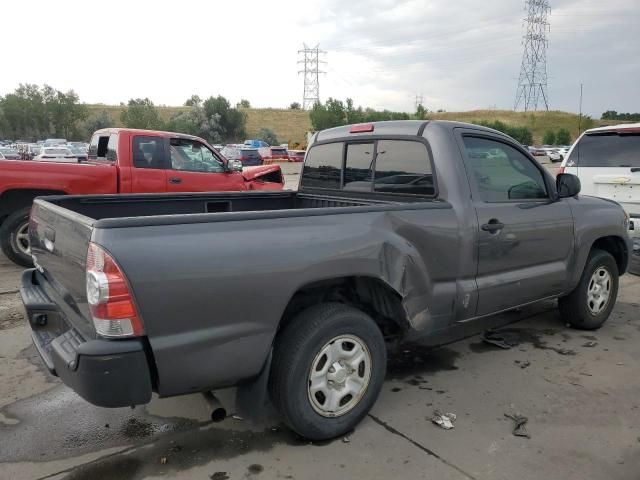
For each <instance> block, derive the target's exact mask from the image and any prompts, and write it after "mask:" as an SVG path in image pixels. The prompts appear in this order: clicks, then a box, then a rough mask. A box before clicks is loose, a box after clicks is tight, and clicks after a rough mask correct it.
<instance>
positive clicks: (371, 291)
mask: <svg viewBox="0 0 640 480" xmlns="http://www.w3.org/2000/svg"><path fill="white" fill-rule="evenodd" d="M579 190H580V183H579V181H578V179H577V178H576V177H574V176H573V175H568V174H560V175H558V177H557V178H556V179H554V178H553V177H552V176H551V175H550V174H549V173H548V172H547V171H546V170H545V169H544V168H543V167H541V166H540V165H539V164H538V163H537V162H536V161H535V160H534V159H533V157H531V155H530V154H529V153H528V152H527V150H526V149H524V148H523V147H522V146H521V145H519V144H518V143H517V142H515V141H514V140H513V139H511V138H510V137H508V136H506V135H503V134H501V133H499V132H496V131H494V130H490V129H487V128H483V127H479V126H475V125H467V124H463V123H454V122H443V121H429V122H424V121H397V122H380V123H373V124H364V125H353V126H345V127H338V128H333V129H330V130H326V131H322V132H319V133H318V134H316V135H315V136H314V138H313V141H312V143H311V146H310V147H309V149H308V152H307V155H306V158H305V164H304V168H303V173H302V177H301V182H300V188H299V190H298V191H297V192H292V191H283V192H242V193H183V194H169V195H167V194H149V195H117V196H115V195H99V196H75V197H74V196H58V197H46V198H39V199H37V200H36V201H35V203H34V206H33V210H32V212H31V220H30V224H29V231H30V238H31V242H32V243H31V245H32V253H33V259H34V265H35V267H36V268H35V269H31V270H27V271H26V272H25V273H24V276H23V279H22V287H21V293H22V299H23V302H24V305H25V307H26V310H27V312H28V318H29V322H30V325H31V327H32V330H33V340H34V343H35V345H36V347H37V349H38V351H39V353H40V355H41V356H42V359H43V361H44V362H45V363H46V365H47V366H48V368H49V369H50V370H51V372H53V373H55V374H56V375H58V376H60V378H61V379H62V380H63V381H64V383H65V384H67V385H68V386H70V387H71V388H72V389H74V390H75V391H76V392H77V393H78V394H79V395H81V396H82V397H83V398H85V399H86V400H88V401H89V402H91V403H93V404H95V405H99V406H104V407H122V406H129V405H136V404H144V403H147V402H149V401H150V399H151V396H152V392H156V393H157V394H158V395H159V396H161V397H166V396H172V395H181V394H188V393H193V392H210V391H211V390H214V389H220V388H224V387H231V386H237V387H238V398H239V399H240V400H242V398H244V399H246V398H250V399H254V400H255V399H261V401H262V400H266V401H267V402H268V404H269V405H273V406H274V407H275V409H276V410H277V411H278V412H279V413H280V414H281V416H282V418H283V419H284V421H285V422H286V423H287V424H288V425H289V426H290V427H291V428H292V429H293V430H295V431H296V432H298V433H299V434H301V435H303V436H305V437H307V438H310V439H325V438H330V437H335V436H338V435H340V434H343V433H344V432H347V431H349V430H350V429H352V428H353V427H354V426H355V425H356V424H357V423H358V422H359V421H360V420H361V419H362V418H363V416H364V415H366V413H367V412H368V411H369V409H370V408H371V407H372V405H373V404H374V402H375V400H376V398H377V396H378V394H379V392H380V389H381V386H382V383H383V380H384V377H385V370H386V365H385V364H386V345H388V343H389V341H391V340H394V343H397V341H398V340H412V341H418V340H419V341H421V342H423V343H424V345H425V348H426V346H429V345H439V344H443V343H445V342H450V341H453V340H455V339H458V338H461V337H464V336H468V335H471V334H474V333H477V332H479V331H481V330H482V329H484V328H487V327H488V326H496V325H495V323H496V320H495V319H496V318H500V317H495V316H494V317H492V315H493V314H495V313H498V312H502V311H505V310H509V309H513V308H515V307H519V306H523V305H527V304H530V303H533V302H536V301H539V300H543V299H550V298H558V299H559V300H558V304H559V308H560V312H561V314H562V318H563V320H564V321H565V322H566V323H569V324H571V325H572V326H573V327H575V328H583V329H596V328H598V327H600V326H601V325H602V324H603V322H605V321H606V319H607V318H608V316H609V314H610V313H611V310H612V308H613V306H614V303H615V300H616V296H617V291H618V277H619V276H620V275H621V274H623V273H624V272H625V270H626V268H627V263H628V259H629V252H630V251H631V247H630V242H629V238H628V236H627V222H628V218H627V216H626V214H625V212H624V211H623V209H622V208H621V207H620V206H619V205H618V204H617V203H615V202H613V201H609V200H602V199H598V198H593V197H587V196H579V195H578V193H579ZM207 395H209V396H210V395H211V394H210V393H207Z"/></svg>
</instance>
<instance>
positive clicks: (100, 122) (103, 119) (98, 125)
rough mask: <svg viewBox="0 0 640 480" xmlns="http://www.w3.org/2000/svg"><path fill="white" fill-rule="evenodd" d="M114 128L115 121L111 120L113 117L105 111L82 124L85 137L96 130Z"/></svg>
mask: <svg viewBox="0 0 640 480" xmlns="http://www.w3.org/2000/svg"><path fill="white" fill-rule="evenodd" d="M114 126H115V121H114V120H113V117H112V116H111V115H110V114H109V112H107V111H106V110H102V111H101V112H100V113H99V114H98V115H96V116H95V117H89V118H88V119H87V120H86V121H85V122H84V131H85V137H88V136H90V135H91V134H92V133H93V132H95V131H96V130H100V129H102V128H109V127H114Z"/></svg>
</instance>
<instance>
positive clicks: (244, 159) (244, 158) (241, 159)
mask: <svg viewBox="0 0 640 480" xmlns="http://www.w3.org/2000/svg"><path fill="white" fill-rule="evenodd" d="M247 159H248V157H245V156H244V155H243V156H241V157H240V161H241V162H246V161H247Z"/></svg>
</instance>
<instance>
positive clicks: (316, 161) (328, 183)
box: [302, 143, 343, 189]
mask: <svg viewBox="0 0 640 480" xmlns="http://www.w3.org/2000/svg"><path fill="white" fill-rule="evenodd" d="M342 145H343V144H342V143H325V144H324V145H315V146H313V147H311V149H310V150H309V153H307V161H306V162H305V164H304V171H303V172H302V185H303V186H305V187H316V188H334V189H339V188H340V171H341V170H342Z"/></svg>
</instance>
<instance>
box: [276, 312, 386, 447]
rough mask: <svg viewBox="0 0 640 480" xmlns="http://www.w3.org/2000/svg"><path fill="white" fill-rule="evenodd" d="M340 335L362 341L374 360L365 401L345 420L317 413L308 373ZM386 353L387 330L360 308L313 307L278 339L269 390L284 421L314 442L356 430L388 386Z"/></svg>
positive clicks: (349, 413)
mask: <svg viewBox="0 0 640 480" xmlns="http://www.w3.org/2000/svg"><path fill="white" fill-rule="evenodd" d="M340 335H351V336H355V337H357V338H358V339H360V340H361V341H362V342H363V343H364V344H365V345H366V348H367V349H368V353H369V354H370V358H371V369H370V379H369V383H368V385H367V386H366V387H365V389H364V390H363V393H362V394H361V396H360V400H359V401H357V403H355V405H354V406H353V407H352V408H351V410H349V411H347V412H345V413H343V414H341V415H340V416H334V417H327V416H323V415H321V414H320V413H318V412H317V411H316V410H315V409H314V406H313V405H312V403H311V399H310V395H311V394H310V393H309V385H310V380H309V374H310V370H311V368H312V363H313V362H314V360H315V359H316V356H317V355H319V354H320V352H321V350H322V348H323V347H324V346H326V345H327V343H329V342H330V341H331V340H333V339H335V338H336V337H337V336H340ZM386 364H387V352H386V346H385V343H384V338H383V336H382V332H381V331H380V328H379V327H378V325H376V323H375V322H374V321H373V320H372V319H371V317H369V316H368V315H366V314H365V313H363V312H362V311H360V310H357V309H355V308H352V307H349V306H347V305H343V304H340V303H325V304H321V305H316V306H314V307H310V308H309V309H307V310H305V311H303V312H302V313H300V314H299V315H298V316H297V317H296V318H294V319H293V320H292V321H291V323H290V324H289V325H287V326H286V327H285V329H284V330H283V331H282V332H280V333H279V334H278V337H277V338H276V342H275V347H274V354H273V363H272V367H271V376H270V381H269V390H270V394H271V400H272V401H273V404H274V406H275V407H276V409H277V410H278V411H279V412H280V414H281V415H282V417H283V419H284V421H285V423H286V424H287V425H288V426H289V427H290V428H291V429H292V430H294V431H295V432H296V433H298V434H299V435H302V436H303V437H305V438H307V439H309V440H314V441H318V440H326V439H330V438H334V437H337V436H340V435H344V434H345V433H347V432H349V431H351V430H353V428H354V427H355V426H356V425H357V424H358V423H359V422H360V420H362V418H363V417H364V416H365V415H366V414H367V413H368V412H369V410H370V409H371V407H372V406H373V404H374V403H375V401H376V399H377V398H378V395H379V394H380V389H381V388H382V384H383V382H384V377H385V373H386V366H387V365H386Z"/></svg>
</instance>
